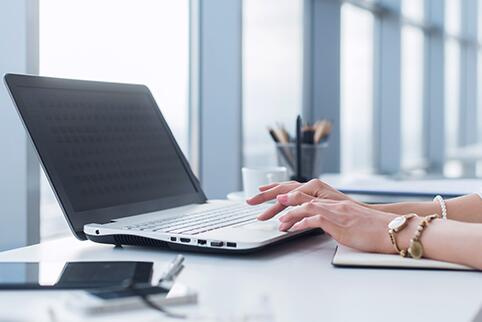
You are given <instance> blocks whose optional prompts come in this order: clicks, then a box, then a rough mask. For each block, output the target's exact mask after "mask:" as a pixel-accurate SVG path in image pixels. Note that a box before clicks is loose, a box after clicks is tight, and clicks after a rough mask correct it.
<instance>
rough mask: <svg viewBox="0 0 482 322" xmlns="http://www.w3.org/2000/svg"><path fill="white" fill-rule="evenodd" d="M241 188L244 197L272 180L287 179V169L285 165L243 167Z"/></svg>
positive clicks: (250, 195) (256, 191)
mask: <svg viewBox="0 0 482 322" xmlns="http://www.w3.org/2000/svg"><path fill="white" fill-rule="evenodd" d="M242 173H243V188H244V195H245V197H246V198H250V197H252V196H254V195H256V194H258V193H259V190H258V188H259V187H260V186H263V185H267V184H270V183H273V182H283V181H287V180H288V170H287V169H286V168H285V167H263V168H246V167H245V168H243V169H242Z"/></svg>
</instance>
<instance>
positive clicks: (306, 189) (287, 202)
mask: <svg viewBox="0 0 482 322" xmlns="http://www.w3.org/2000/svg"><path fill="white" fill-rule="evenodd" d="M259 190H260V191H261V192H260V193H259V194H257V195H256V196H254V197H252V198H250V199H248V200H247V203H248V204H250V205H259V204H261V203H263V202H266V201H269V200H273V199H276V201H277V202H276V203H275V204H274V205H273V206H272V207H270V208H268V210H266V211H265V212H263V213H262V214H261V215H259V216H258V219H259V220H268V219H270V218H272V217H274V216H276V214H278V213H279V212H281V211H283V210H284V209H285V208H286V207H288V206H298V205H302V204H304V203H306V202H310V201H311V200H313V199H328V200H339V201H340V200H351V201H354V202H356V201H355V200H353V199H352V198H350V197H348V196H347V195H345V194H344V193H342V192H340V191H338V190H336V189H334V188H333V187H331V186H330V185H328V184H326V183H324V182H323V181H321V180H319V179H313V180H310V181H309V182H307V183H304V184H303V183H299V182H296V181H289V182H284V183H273V184H270V185H266V186H262V187H260V188H259Z"/></svg>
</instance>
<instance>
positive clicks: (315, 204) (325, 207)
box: [279, 199, 338, 231]
mask: <svg viewBox="0 0 482 322" xmlns="http://www.w3.org/2000/svg"><path fill="white" fill-rule="evenodd" d="M333 205H334V203H332V202H331V200H330V201H329V202H328V203H324V202H319V201H318V200H316V199H313V200H312V201H311V202H309V203H305V204H304V205H303V206H301V207H297V208H295V209H294V210H292V211H290V212H288V213H287V214H285V215H283V216H281V217H280V218H279V220H280V221H281V222H282V224H281V225H280V230H284V231H286V230H289V229H290V228H291V227H293V226H294V225H295V224H297V223H298V222H300V221H302V220H303V219H305V218H307V217H312V216H316V215H323V216H324V217H325V218H328V219H329V220H330V221H331V222H333V223H337V220H338V219H337V216H336V214H334V213H333V211H331V208H332V207H333Z"/></svg>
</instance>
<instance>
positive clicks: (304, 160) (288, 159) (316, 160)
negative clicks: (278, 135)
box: [276, 142, 328, 179]
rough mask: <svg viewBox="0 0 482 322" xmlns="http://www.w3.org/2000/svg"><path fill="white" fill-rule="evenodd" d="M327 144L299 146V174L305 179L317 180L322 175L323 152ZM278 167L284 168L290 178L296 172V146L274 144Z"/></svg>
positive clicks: (292, 144) (293, 144) (291, 144)
mask: <svg viewBox="0 0 482 322" xmlns="http://www.w3.org/2000/svg"><path fill="white" fill-rule="evenodd" d="M327 147H328V143H326V142H325V143H321V144H302V145H301V151H302V153H301V174H302V176H303V177H305V178H307V179H314V178H319V177H320V175H321V174H322V173H323V152H324V151H325V150H326V148H327ZM276 157H277V159H278V165H279V166H282V167H286V168H287V169H288V174H289V175H290V176H291V175H293V174H294V173H295V171H296V144H295V143H288V144H281V143H278V144H276Z"/></svg>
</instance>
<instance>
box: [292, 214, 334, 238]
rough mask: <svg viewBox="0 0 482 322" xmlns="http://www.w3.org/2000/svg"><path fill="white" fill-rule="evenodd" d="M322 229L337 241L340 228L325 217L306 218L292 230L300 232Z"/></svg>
mask: <svg viewBox="0 0 482 322" xmlns="http://www.w3.org/2000/svg"><path fill="white" fill-rule="evenodd" d="M313 228H321V229H323V231H325V232H326V233H327V234H328V235H330V236H331V237H333V238H334V239H335V240H337V238H338V236H339V231H340V227H339V226H337V225H336V224H334V223H333V222H331V221H330V220H328V219H327V218H326V217H325V216H323V215H316V216H311V217H306V218H304V219H303V220H302V221H300V222H298V223H297V224H296V225H294V226H293V227H292V228H291V231H300V230H306V229H313Z"/></svg>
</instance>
